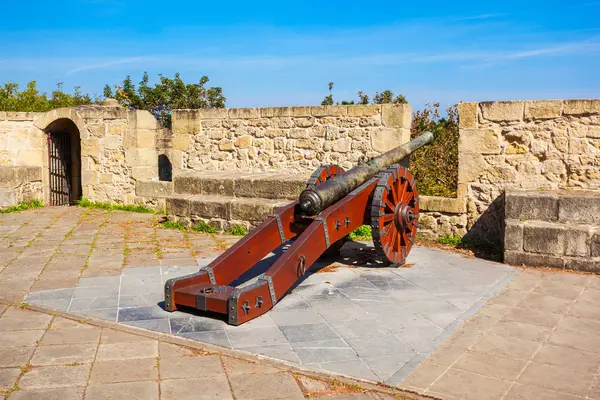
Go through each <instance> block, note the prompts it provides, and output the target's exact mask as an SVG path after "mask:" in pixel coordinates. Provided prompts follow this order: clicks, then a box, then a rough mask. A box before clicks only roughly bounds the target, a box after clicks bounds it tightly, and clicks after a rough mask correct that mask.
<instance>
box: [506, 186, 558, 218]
mask: <svg viewBox="0 0 600 400" xmlns="http://www.w3.org/2000/svg"><path fill="white" fill-rule="evenodd" d="M504 205H505V216H506V218H507V219H514V220H521V221H523V220H539V221H556V220H557V219H558V208H559V207H558V196H557V195H556V194H552V193H543V192H529V191H507V192H506V195H505V200H504Z"/></svg>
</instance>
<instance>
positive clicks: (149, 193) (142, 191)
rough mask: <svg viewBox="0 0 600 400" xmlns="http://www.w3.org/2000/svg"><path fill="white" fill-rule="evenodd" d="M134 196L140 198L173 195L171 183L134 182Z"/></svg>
mask: <svg viewBox="0 0 600 400" xmlns="http://www.w3.org/2000/svg"><path fill="white" fill-rule="evenodd" d="M135 194H136V196H141V197H165V196H169V195H171V194H173V182H166V181H136V183H135Z"/></svg>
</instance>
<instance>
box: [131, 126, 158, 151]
mask: <svg viewBox="0 0 600 400" xmlns="http://www.w3.org/2000/svg"><path fill="white" fill-rule="evenodd" d="M135 142H136V145H137V147H138V148H141V149H153V148H155V147H156V131H155V130H150V129H137V130H136V131H135Z"/></svg>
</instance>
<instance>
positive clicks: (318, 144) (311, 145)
mask: <svg viewBox="0 0 600 400" xmlns="http://www.w3.org/2000/svg"><path fill="white" fill-rule="evenodd" d="M323 142H324V140H323V139H320V138H310V139H307V140H296V142H295V143H294V145H295V146H296V147H297V148H299V149H313V150H317V149H322V148H323Z"/></svg>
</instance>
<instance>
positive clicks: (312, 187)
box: [164, 132, 434, 325]
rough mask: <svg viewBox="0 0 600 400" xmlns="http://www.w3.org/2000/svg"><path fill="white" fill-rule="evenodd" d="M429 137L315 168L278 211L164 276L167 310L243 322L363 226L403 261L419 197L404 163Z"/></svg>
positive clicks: (393, 258) (384, 250)
mask: <svg viewBox="0 0 600 400" xmlns="http://www.w3.org/2000/svg"><path fill="white" fill-rule="evenodd" d="M433 138H434V135H433V134H432V133H431V132H425V133H424V134H422V135H421V136H419V137H417V138H415V139H413V140H411V141H410V142H408V143H405V144H403V145H401V146H398V147H396V148H394V149H392V150H390V151H388V152H387V153H384V154H381V155H379V156H377V157H375V158H373V159H371V160H369V161H367V162H364V163H362V164H359V165H357V166H356V167H354V168H352V169H350V170H349V171H344V170H343V169H342V168H341V167H339V166H336V165H325V166H322V167H320V168H319V169H317V170H316V171H315V172H314V173H313V175H312V176H311V177H310V178H309V180H308V182H307V185H306V189H305V190H304V191H303V192H302V193H301V194H300V197H299V199H298V201H295V202H293V203H290V204H288V205H286V206H284V207H281V208H279V209H277V210H276V211H275V212H274V214H273V215H271V216H269V217H268V218H267V219H266V221H264V222H263V223H262V224H261V225H259V226H257V227H256V228H254V229H253V230H251V231H250V232H249V233H248V234H247V235H246V236H245V237H244V238H242V239H240V240H239V241H238V242H237V243H236V244H235V245H233V246H232V247H231V248H229V249H228V250H227V251H225V252H224V253H223V254H221V255H220V256H219V257H217V258H216V259H215V260H214V261H212V262H211V263H210V264H209V265H207V266H205V267H200V269H199V271H198V272H197V273H195V274H192V275H187V276H182V277H179V278H172V279H169V280H168V281H167V282H165V303H164V304H165V309H166V310H167V311H175V310H176V309H177V308H178V307H182V306H183V307H191V308H195V309H197V310H201V311H209V312H214V313H218V314H223V315H226V316H227V317H226V320H227V323H229V324H231V325H240V324H243V323H244V322H247V321H250V320H251V319H254V318H256V317H258V316H260V315H262V314H264V313H266V312H267V311H269V310H270V309H271V308H273V307H274V306H275V304H277V302H278V301H279V300H281V298H282V297H283V296H285V295H286V294H287V293H288V292H289V291H290V290H291V289H292V287H293V286H294V284H295V283H296V282H297V281H299V280H300V279H301V278H302V277H303V276H304V275H305V274H306V272H307V271H308V270H309V268H310V267H311V266H312V265H313V263H314V262H315V261H317V259H319V257H321V255H323V254H324V253H325V252H326V251H328V250H330V249H335V248H338V247H340V244H343V241H344V240H346V238H347V237H348V235H349V234H350V233H351V232H352V231H354V230H355V229H356V228H358V227H360V226H362V225H365V224H366V225H370V226H371V228H372V236H373V243H374V247H375V249H376V250H377V252H378V253H379V254H381V255H382V256H384V257H385V258H386V259H387V260H389V262H390V263H393V264H399V265H400V264H403V263H404V262H405V260H406V257H407V256H408V253H409V252H410V250H411V248H412V246H413V244H414V240H415V236H416V232H417V226H418V219H419V195H418V193H417V188H416V185H415V180H414V178H413V176H412V174H411V173H410V172H409V171H408V169H407V168H406V167H407V165H408V164H407V163H406V161H407V160H408V156H409V155H410V154H411V153H413V152H414V151H415V150H417V149H419V148H421V147H423V146H425V145H427V144H429V143H431V142H432V141H433ZM286 244H287V245H286ZM283 245H286V246H287V248H286V249H285V251H283V253H282V254H281V255H280V256H279V258H278V259H277V260H276V261H275V262H274V263H273V264H272V265H271V266H270V267H269V268H268V270H267V271H266V272H265V273H263V274H260V275H259V276H258V277H257V278H256V279H254V280H251V281H249V282H246V283H245V284H242V285H239V286H237V287H236V286H232V283H233V282H236V281H238V280H239V279H238V278H239V277H240V276H242V275H243V274H245V273H247V272H248V271H249V270H250V269H251V268H252V267H253V266H254V265H256V264H257V263H258V262H259V261H261V260H262V259H263V258H265V257H266V256H267V255H269V254H270V253H271V252H273V251H274V250H276V249H277V248H279V247H280V246H283Z"/></svg>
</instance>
